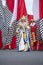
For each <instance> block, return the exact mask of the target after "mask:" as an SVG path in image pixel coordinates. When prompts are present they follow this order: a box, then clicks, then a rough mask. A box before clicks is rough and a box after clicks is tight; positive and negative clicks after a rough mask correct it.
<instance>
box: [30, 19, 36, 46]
mask: <svg viewBox="0 0 43 65" xmlns="http://www.w3.org/2000/svg"><path fill="white" fill-rule="evenodd" d="M30 23H31V24H30V27H31V37H32V46H33V43H34V42H36V23H35V21H34V20H33V19H31V21H30Z"/></svg>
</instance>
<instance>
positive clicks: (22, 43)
mask: <svg viewBox="0 0 43 65" xmlns="http://www.w3.org/2000/svg"><path fill="white" fill-rule="evenodd" d="M18 31H19V51H22V50H24V51H27V50H28V49H30V44H29V43H30V40H29V39H30V27H29V26H28V22H27V21H26V18H25V17H24V16H23V17H22V18H21V21H20V22H19V23H18V28H17V30H16V32H18Z"/></svg>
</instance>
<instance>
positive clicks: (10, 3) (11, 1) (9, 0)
mask: <svg viewBox="0 0 43 65" xmlns="http://www.w3.org/2000/svg"><path fill="white" fill-rule="evenodd" d="M6 4H7V6H8V9H9V10H10V11H11V12H13V9H14V0H6Z"/></svg>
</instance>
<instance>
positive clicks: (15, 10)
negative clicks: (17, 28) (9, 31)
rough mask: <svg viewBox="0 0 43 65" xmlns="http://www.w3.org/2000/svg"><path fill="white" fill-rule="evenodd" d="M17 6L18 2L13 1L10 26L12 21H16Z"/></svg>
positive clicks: (16, 0)
mask: <svg viewBox="0 0 43 65" xmlns="http://www.w3.org/2000/svg"><path fill="white" fill-rule="evenodd" d="M17 5H18V0H15V1H14V11H13V15H12V19H11V23H10V26H11V25H12V23H13V22H14V20H16V19H17Z"/></svg>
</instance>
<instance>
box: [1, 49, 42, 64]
mask: <svg viewBox="0 0 43 65" xmlns="http://www.w3.org/2000/svg"><path fill="white" fill-rule="evenodd" d="M0 65H43V51H30V52H18V51H16V50H0Z"/></svg>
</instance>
